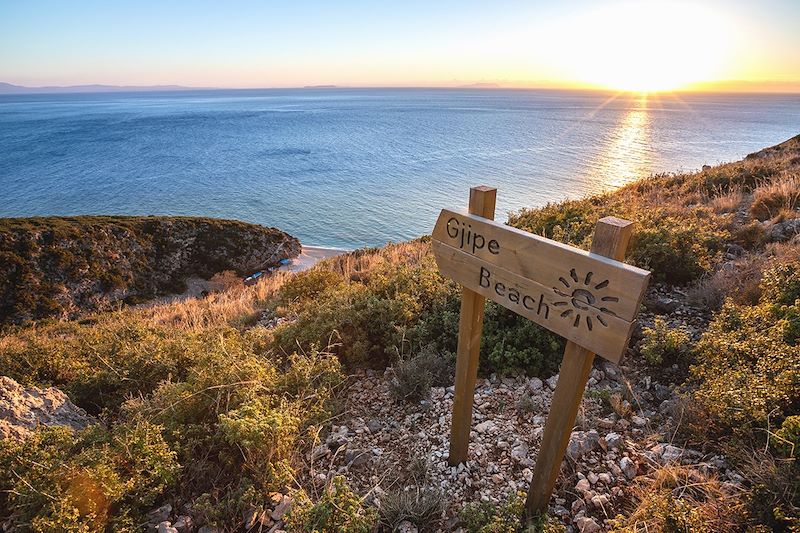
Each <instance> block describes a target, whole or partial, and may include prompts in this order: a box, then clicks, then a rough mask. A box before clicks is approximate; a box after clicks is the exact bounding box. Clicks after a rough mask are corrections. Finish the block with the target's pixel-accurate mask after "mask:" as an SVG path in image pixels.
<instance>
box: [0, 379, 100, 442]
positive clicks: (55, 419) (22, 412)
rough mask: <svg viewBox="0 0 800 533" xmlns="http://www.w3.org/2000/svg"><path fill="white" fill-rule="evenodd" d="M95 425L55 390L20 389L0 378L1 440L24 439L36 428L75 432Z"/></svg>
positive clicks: (14, 383) (16, 384)
mask: <svg viewBox="0 0 800 533" xmlns="http://www.w3.org/2000/svg"><path fill="white" fill-rule="evenodd" d="M94 422H95V419H94V418H93V417H91V416H89V415H88V414H86V411H84V410H83V409H81V408H80V407H78V406H77V405H75V404H74V403H72V402H71V401H70V399H69V397H67V395H66V394H64V393H63V392H62V391H60V390H59V389H56V388H55V387H48V388H46V389H40V388H38V387H23V386H22V385H20V384H19V383H17V382H16V381H14V380H13V379H11V378H9V377H6V376H0V438H3V439H24V438H25V437H26V436H27V435H28V434H29V433H30V432H31V431H33V430H34V429H36V428H37V427H38V426H64V427H68V428H70V429H72V430H74V431H78V430H81V429H83V428H85V427H86V426H88V425H89V424H92V423H94Z"/></svg>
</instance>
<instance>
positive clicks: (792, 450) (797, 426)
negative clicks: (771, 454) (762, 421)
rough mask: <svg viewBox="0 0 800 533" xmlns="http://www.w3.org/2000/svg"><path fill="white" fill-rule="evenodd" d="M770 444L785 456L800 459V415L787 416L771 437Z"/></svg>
mask: <svg viewBox="0 0 800 533" xmlns="http://www.w3.org/2000/svg"><path fill="white" fill-rule="evenodd" d="M772 444H773V446H774V447H775V449H776V450H778V451H779V452H780V453H781V454H783V455H784V456H785V457H790V458H792V457H793V458H794V459H800V416H798V415H792V416H787V417H786V419H785V420H784V421H783V424H781V428H780V429H779V430H778V431H776V432H775V435H774V436H773V437H772Z"/></svg>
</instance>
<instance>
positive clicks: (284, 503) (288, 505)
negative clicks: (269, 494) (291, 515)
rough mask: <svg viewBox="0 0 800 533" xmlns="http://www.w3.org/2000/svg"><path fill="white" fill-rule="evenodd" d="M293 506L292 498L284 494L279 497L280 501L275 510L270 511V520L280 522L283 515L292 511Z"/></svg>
mask: <svg viewBox="0 0 800 533" xmlns="http://www.w3.org/2000/svg"><path fill="white" fill-rule="evenodd" d="M293 504H294V500H293V499H292V497H291V496H289V495H287V494H284V495H283V497H281V501H280V502H278V505H276V506H275V509H273V510H272V515H271V516H272V519H273V520H282V519H283V517H284V515H285V514H286V513H288V512H289V511H290V510H291V509H292V505H293Z"/></svg>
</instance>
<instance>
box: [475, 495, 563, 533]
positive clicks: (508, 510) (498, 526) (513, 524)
mask: <svg viewBox="0 0 800 533" xmlns="http://www.w3.org/2000/svg"><path fill="white" fill-rule="evenodd" d="M524 507H525V495H524V494H523V493H521V492H518V493H516V494H513V495H511V497H509V499H508V501H507V502H506V503H505V504H503V505H495V504H491V503H488V502H481V503H477V504H467V505H465V506H464V508H463V509H462V510H461V514H460V518H461V525H462V527H464V529H466V530H467V531H468V532H469V533H517V532H518V531H521V530H522V528H521V524H522V511H523V509H524ZM564 530H565V528H564V526H563V525H561V524H560V523H558V522H551V521H550V519H549V518H548V517H546V516H544V517H541V518H539V519H538V520H536V521H535V522H534V523H533V524H532V525H531V526H529V527H528V528H526V529H525V530H524V531H525V533H558V532H563V531H564Z"/></svg>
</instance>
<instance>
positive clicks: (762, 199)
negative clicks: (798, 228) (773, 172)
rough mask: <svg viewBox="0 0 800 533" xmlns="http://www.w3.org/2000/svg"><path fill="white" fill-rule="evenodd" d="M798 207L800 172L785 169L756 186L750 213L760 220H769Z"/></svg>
mask: <svg viewBox="0 0 800 533" xmlns="http://www.w3.org/2000/svg"><path fill="white" fill-rule="evenodd" d="M798 207H800V174H798V173H797V172H787V171H784V172H781V173H780V174H778V175H777V176H774V177H773V178H771V179H769V180H768V181H766V182H764V183H763V184H761V185H759V186H758V187H756V189H755V190H754V191H753V203H752V204H751V205H750V214H752V215H753V217H755V218H757V219H758V220H768V219H771V218H774V217H776V216H779V215H781V214H783V213H787V212H788V213H795V212H796V211H797V208H798ZM794 216H796V214H795V215H794Z"/></svg>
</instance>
